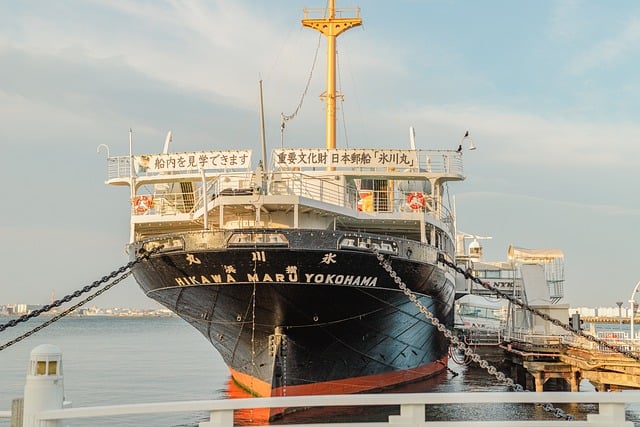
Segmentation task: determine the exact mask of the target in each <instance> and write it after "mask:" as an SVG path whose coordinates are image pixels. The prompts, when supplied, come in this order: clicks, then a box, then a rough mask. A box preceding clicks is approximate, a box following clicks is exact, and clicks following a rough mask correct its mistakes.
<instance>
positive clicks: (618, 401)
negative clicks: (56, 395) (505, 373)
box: [0, 391, 640, 427]
mask: <svg viewBox="0 0 640 427" xmlns="http://www.w3.org/2000/svg"><path fill="white" fill-rule="evenodd" d="M506 403H518V404H532V405H533V404H545V403H551V404H553V405H554V406H555V405H557V404H566V403H569V404H575V403H590V404H597V405H598V413H594V414H588V415H587V416H586V420H584V419H582V420H574V421H566V420H563V419H557V418H554V417H553V415H551V414H549V416H548V419H546V420H530V419H510V420H506V421H505V420H478V419H476V418H474V419H467V420H455V421H425V418H426V417H425V410H427V411H428V407H429V406H431V405H452V406H453V407H454V406H459V405H461V404H463V405H464V404H494V405H495V404H498V405H499V404H506ZM638 403H640V392H635V391H633V392H618V393H596V392H583V393H571V392H539V393H533V392H522V393H516V392H473V393H469V392H465V393H411V394H402V393H396V394H356V395H326V396H295V397H272V398H248V399H226V400H202V401H184V402H163V403H142V404H127V405H114V406H96V407H85V408H68V409H54V410H45V411H41V412H39V413H37V414H36V417H35V418H36V421H35V423H34V424H28V425H29V426H34V427H35V426H48V427H49V426H58V425H60V424H59V423H60V422H61V421H68V420H72V419H88V418H97V417H113V416H122V415H132V414H136V415H140V414H161V413H178V412H183V413H184V412H203V411H205V412H208V413H209V420H208V421H203V422H201V423H199V426H200V427H213V426H216V427H232V426H233V425H234V413H235V411H238V410H243V409H253V408H311V407H346V406H349V407H353V406H369V407H371V406H384V407H387V406H395V407H396V408H398V407H399V409H400V411H399V412H400V415H389V416H388V421H387V422H353V423H348V422H347V423H344V422H343V423H339V424H335V423H326V424H322V423H313V424H308V425H309V426H314V427H320V426H327V427H331V426H336V425H340V426H353V427H384V426H398V425H401V426H424V427H454V426H458V427H459V426H498V425H500V426H528V427H537V426H550V425H551V426H553V425H558V426H560V425H562V426H584V427H586V426H593V427H596V426H599V427H608V426H618V427H619V426H628V427H632V426H633V422H631V421H625V416H626V415H625V404H638ZM390 412H391V413H396V414H397V409H395V410H393V409H390ZM0 416H5V417H6V416H7V412H0ZM25 421H27V420H25ZM279 424H281V425H282V424H284V425H286V416H285V418H284V420H282V421H280V422H279ZM295 425H296V426H304V424H295Z"/></svg>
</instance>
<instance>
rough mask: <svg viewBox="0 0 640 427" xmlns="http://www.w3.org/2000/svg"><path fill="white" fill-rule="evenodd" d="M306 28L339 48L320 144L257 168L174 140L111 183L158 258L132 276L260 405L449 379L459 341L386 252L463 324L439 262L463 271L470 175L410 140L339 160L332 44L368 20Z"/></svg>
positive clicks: (332, 20) (455, 154)
mask: <svg viewBox="0 0 640 427" xmlns="http://www.w3.org/2000/svg"><path fill="white" fill-rule="evenodd" d="M348 12H351V13H348ZM347 15H351V16H347ZM302 24H303V25H304V26H306V27H309V28H312V29H315V30H317V31H319V32H321V33H322V34H323V35H324V36H325V37H326V39H327V89H326V93H325V94H324V98H325V102H326V116H327V134H326V143H325V147H324V148H295V149H294V148H287V147H281V148H277V149H274V150H273V151H272V155H271V157H270V159H267V156H266V154H265V149H264V143H263V149H262V150H261V151H262V159H261V160H260V161H258V162H256V160H257V159H255V158H253V157H252V152H251V150H243V149H237V150H218V149H212V150H211V151H201V152H170V151H169V141H170V138H171V135H168V136H167V140H166V141H165V145H164V149H163V150H162V152H159V153H157V154H145V155H138V154H135V155H134V154H133V153H132V151H131V144H130V153H129V155H125V156H116V157H111V156H109V157H108V178H107V183H108V184H110V185H116V186H117V185H120V186H129V188H130V199H131V231H130V242H129V244H128V250H129V255H130V257H132V258H135V257H136V256H137V255H139V254H140V253H141V252H144V251H147V252H149V251H152V250H155V252H153V254H152V255H151V256H150V258H149V259H148V260H146V261H144V262H141V263H139V264H137V265H136V266H135V267H134V271H133V273H134V276H135V278H136V280H137V282H138V283H139V285H140V287H141V288H142V289H143V291H144V292H145V293H146V294H147V295H148V296H149V297H150V298H152V299H154V300H156V301H158V302H159V303H160V304H162V305H163V306H165V307H167V308H169V309H171V310H173V311H174V312H175V313H176V314H177V315H178V316H180V317H182V318H183V319H184V320H186V321H187V322H189V323H190V324H191V325H193V327H195V328H196V329H197V330H199V331H200V332H201V333H202V334H203V335H204V336H205V337H206V338H207V339H208V340H209V341H210V342H211V344H212V345H213V346H214V347H215V349H216V350H217V351H218V352H219V353H220V355H221V356H222V358H223V359H224V361H225V363H226V364H227V366H228V367H229V370H230V374H231V377H232V380H233V382H234V383H235V384H237V385H239V386H240V387H241V388H243V389H245V390H246V391H248V392H250V393H251V394H253V395H256V396H284V395H288V396H291V395H312V394H327V393H331V394H335V393H358V392H364V391H372V390H379V389H387V388H390V387H393V386H396V385H399V384H404V383H409V382H413V381H417V380H420V379H424V378H428V377H430V376H433V375H436V374H438V373H440V372H442V371H444V370H445V369H446V366H447V352H448V345H449V343H448V341H447V339H446V338H445V337H444V336H443V335H442V334H441V333H440V332H438V331H437V329H436V328H435V327H434V326H433V325H432V324H431V323H430V321H428V320H427V319H426V318H425V317H424V315H423V314H422V313H421V312H420V311H419V309H418V307H417V306H416V305H415V304H414V303H413V302H411V301H410V300H409V298H408V297H407V296H406V295H405V294H404V293H403V292H402V291H401V290H400V289H399V288H398V285H396V284H395V283H394V281H393V280H392V279H391V278H390V277H389V274H388V273H387V272H386V271H385V270H384V269H383V268H382V267H381V265H380V262H379V261H378V259H377V257H376V254H382V255H384V257H386V258H387V260H388V261H389V262H390V263H391V266H392V267H393V269H394V270H395V271H396V272H397V274H398V275H399V276H400V277H401V278H402V279H403V281H404V282H405V283H406V285H407V287H408V288H409V289H410V290H411V291H412V292H413V293H414V294H415V296H416V297H417V299H418V301H419V302H420V303H421V304H422V305H423V306H424V307H426V309H428V310H429V311H430V312H431V313H433V314H434V316H435V317H436V318H437V319H438V320H439V321H440V322H442V323H443V324H445V325H447V326H449V327H451V326H452V325H453V314H454V313H453V307H454V297H455V289H454V282H455V280H454V274H455V272H454V271H453V270H450V269H449V268H448V267H446V266H444V265H443V264H440V263H439V262H438V259H439V257H445V258H446V259H449V260H454V259H455V218H454V213H453V211H452V209H451V208H450V207H448V203H447V201H448V199H449V197H447V196H448V192H447V185H448V183H449V182H450V181H460V180H463V179H464V175H463V165H462V153H461V152H460V150H432V151H422V150H417V149H415V142H414V141H412V139H411V138H409V139H408V143H406V146H408V147H410V148H408V149H400V148H398V149H392V148H361V149H354V148H348V149H346V148H336V98H338V97H339V96H340V94H339V93H337V91H336V85H335V82H336V79H335V76H336V69H335V68H336V66H335V64H336V61H335V58H336V45H335V43H336V38H337V37H338V36H339V35H340V34H341V33H342V32H344V31H345V30H347V29H350V28H353V27H356V26H359V25H360V24H361V18H360V16H359V9H351V10H336V8H335V4H334V0H329V2H328V7H327V8H326V9H313V10H310V9H308V10H305V16H304V19H303V20H302ZM463 143H464V144H465V145H466V142H464V141H463ZM304 144H305V145H307V144H308V141H304ZM301 145H302V144H301ZM372 145H375V144H372ZM378 145H380V143H378ZM400 145H403V144H401V143H398V146H400ZM456 145H457V144H456ZM382 146H385V147H386V146H388V142H385V143H384V144H382ZM216 148H219V147H216Z"/></svg>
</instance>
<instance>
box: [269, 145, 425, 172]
mask: <svg viewBox="0 0 640 427" xmlns="http://www.w3.org/2000/svg"><path fill="white" fill-rule="evenodd" d="M273 159H274V162H275V166H276V167H280V168H282V167H322V168H324V167H333V168H417V167H418V153H417V152H416V151H415V150H391V149H389V150H385V149H373V148H368V149H351V148H336V149H333V150H328V149H324V148H315V149H314V148H303V149H276V150H273Z"/></svg>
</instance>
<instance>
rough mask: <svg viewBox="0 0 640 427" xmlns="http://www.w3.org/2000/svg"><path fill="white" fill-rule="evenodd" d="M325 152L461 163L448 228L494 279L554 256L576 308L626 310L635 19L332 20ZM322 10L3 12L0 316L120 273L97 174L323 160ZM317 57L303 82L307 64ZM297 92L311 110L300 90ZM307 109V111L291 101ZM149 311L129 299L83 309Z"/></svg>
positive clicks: (60, 7)
mask: <svg viewBox="0 0 640 427" xmlns="http://www.w3.org/2000/svg"><path fill="white" fill-rule="evenodd" d="M337 6H338V8H351V7H354V6H360V8H361V17H362V18H363V25H362V26H361V27H358V28H353V29H350V30H349V31H347V32H345V33H344V34H343V35H341V36H340V37H339V39H338V64H339V75H338V86H339V90H340V91H341V92H342V93H343V94H344V104H342V105H341V106H340V111H339V112H338V117H339V123H338V146H339V147H347V146H348V147H350V148H360V147H363V148H376V147H387V148H389V147H394V148H409V127H410V126H413V127H414V128H415V133H416V144H417V146H418V148H420V149H443V148H444V149H449V148H450V149H455V148H456V147H457V146H458V144H459V143H460V141H461V137H462V135H463V134H464V133H465V132H466V131H469V133H470V136H471V138H472V140H473V143H474V145H476V146H477V147H478V149H477V150H475V151H466V152H465V153H464V154H463V157H464V162H465V174H466V176H467V178H466V180H465V181H463V182H457V183H453V184H452V185H450V192H451V194H452V195H455V202H456V210H457V225H458V228H459V230H461V231H464V232H466V233H471V234H477V235H480V236H486V237H491V239H490V240H488V239H487V240H482V241H481V243H482V244H483V246H484V258H485V259H486V260H494V261H499V260H504V259H506V256H507V248H508V246H509V244H513V245H515V246H520V247H525V248H536V249H541V248H557V249H561V250H562V251H563V252H564V254H565V278H566V282H565V299H564V300H563V302H565V303H567V304H570V305H571V306H574V307H578V306H615V303H616V301H624V302H625V306H628V300H629V298H630V296H631V293H632V291H633V289H634V287H635V285H636V283H637V282H638V280H640V272H639V271H638V269H637V266H638V261H637V260H638V257H639V256H640V250H639V248H638V246H639V245H640V227H639V226H638V220H639V219H640V199H639V191H638V190H637V187H636V186H637V183H638V181H639V179H638V178H639V177H640V171H639V169H638V165H637V162H638V158H640V143H639V142H640V122H639V121H638V118H639V117H640V3H638V2H637V1H634V0H633V1H632V0H628V1H627V0H620V1H617V2H615V4H613V3H608V2H601V1H597V0H584V1H579V0H565V1H551V0H539V1H535V2H514V1H506V0H504V1H503V0H501V1H498V0H484V1H481V2H480V1H455V0H453V1H431V0H395V1H393V2H383V1H377V0H362V1H361V2H360V3H359V4H357V3H355V2H352V1H351V0H338V1H337ZM305 7H310V8H322V7H325V2H324V1H322V0H305V1H304V2H302V1H298V0H286V1H285V0H270V1H268V2H266V1H263V0H252V1H251V0H234V1H222V0H209V1H199V0H182V1H178V0H175V1H168V0H167V1H160V0H158V1H148V0H147V1H135V0H126V1H124V0H122V1H121V0H109V1H98V0H59V1H56V2H49V1H36V0H26V1H21V2H0V147H1V149H2V151H1V152H2V167H0V178H1V179H2V182H3V183H4V184H3V185H2V192H1V193H0V194H2V200H3V202H2V209H0V240H1V242H2V245H0V259H1V260H2V261H0V262H1V263H2V272H1V273H0V304H8V303H29V304H46V303H48V302H49V301H50V299H51V297H52V293H55V297H56V298H60V297H62V296H64V295H66V294H69V293H71V292H73V291H75V290H76V289H79V288H81V287H83V286H85V285H87V284H90V283H92V282H93V281H94V280H99V279H100V278H101V277H102V276H104V275H106V274H109V273H110V272H111V271H113V270H116V269H117V268H119V267H120V266H121V265H124V264H126V263H127V261H128V257H127V255H126V253H125V246H126V243H127V241H128V237H129V212H130V210H129V209H130V205H129V203H130V202H129V195H128V190H127V189H126V188H125V187H109V186H106V185H104V181H105V179H106V176H107V175H106V173H107V168H106V155H107V153H106V150H105V149H103V150H102V151H101V152H99V153H98V152H97V151H98V150H97V147H98V146H99V145H100V144H106V145H107V146H108V148H109V153H110V154H111V155H125V154H128V147H129V145H128V144H129V139H128V138H129V129H132V130H133V150H134V153H138V154H143V153H157V152H160V151H161V149H162V145H163V143H164V139H165V135H166V133H167V132H168V131H169V130H171V131H172V132H173V143H172V146H171V147H172V149H173V150H175V151H198V150H216V149H226V148H230V147H231V148H249V149H253V151H254V159H258V157H259V153H260V119H259V90H258V85H259V83H258V82H259V81H262V84H263V94H264V107H265V125H266V136H267V145H268V146H269V149H272V148H277V147H279V145H280V143H281V139H280V115H281V113H284V114H291V113H292V112H293V111H295V110H296V106H297V105H298V103H299V102H300V100H301V99H302V101H303V102H302V108H301V109H300V111H299V112H298V114H297V115H296V117H295V119H293V120H291V121H289V122H288V123H287V127H286V129H285V134H284V139H283V142H284V144H285V145H286V146H288V147H294V148H298V147H322V146H324V138H325V135H324V112H323V104H322V103H321V101H320V99H319V95H320V94H321V93H322V92H323V91H324V90H325V87H324V84H325V82H324V64H325V43H324V40H320V38H319V35H318V33H316V32H315V31H313V30H310V29H307V28H303V27H302V26H301V24H300V19H301V18H302V17H303V9H304V8H305ZM316 52H317V61H316V65H315V67H313V64H314V58H315V56H316ZM308 80H309V81H310V84H309V87H308V90H306V92H305V86H306V84H307V81H308ZM303 95H304V96H303ZM93 303H95V304H96V305H98V306H101V307H116V306H118V307H158V305H157V304H155V303H154V302H152V301H151V300H149V299H147V298H146V297H145V296H144V295H143V293H142V291H141V290H140V289H139V288H138V287H137V285H136V284H135V282H134V281H133V280H132V279H127V280H126V281H124V282H123V283H120V284H119V285H117V286H116V287H114V288H113V289H111V290H110V291H108V292H107V293H105V294H103V295H101V296H100V297H98V298H97V299H96V300H94V301H93Z"/></svg>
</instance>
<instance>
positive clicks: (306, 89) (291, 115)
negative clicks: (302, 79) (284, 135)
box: [280, 33, 322, 131]
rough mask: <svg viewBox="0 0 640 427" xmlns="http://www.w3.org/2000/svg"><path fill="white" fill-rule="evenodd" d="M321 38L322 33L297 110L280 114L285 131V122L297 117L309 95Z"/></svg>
mask: <svg viewBox="0 0 640 427" xmlns="http://www.w3.org/2000/svg"><path fill="white" fill-rule="evenodd" d="M321 40H322V33H320V34H319V35H318V44H317V46H316V53H315V55H314V56H313V64H312V65H311V70H310V71H309V77H308V78H307V84H306V85H305V87H304V91H303V92H302V96H301V97H300V102H298V106H297V107H296V109H295V111H294V112H293V113H291V114H289V115H287V114H284V113H280V116H281V117H282V121H281V123H280V129H281V130H282V131H284V124H285V122H287V121H289V120H292V119H293V118H294V117H296V116H297V115H298V112H299V111H300V108H302V103H303V102H304V98H305V96H306V95H307V92H308V91H309V86H310V85H311V79H312V78H313V70H315V68H316V63H317V62H318V52H319V51H320V41H321Z"/></svg>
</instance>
